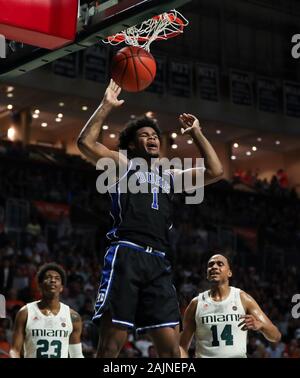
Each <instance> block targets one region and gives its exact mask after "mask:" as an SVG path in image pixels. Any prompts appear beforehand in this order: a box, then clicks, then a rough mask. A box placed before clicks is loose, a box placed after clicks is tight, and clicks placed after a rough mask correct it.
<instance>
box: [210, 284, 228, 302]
mask: <svg viewBox="0 0 300 378" xmlns="http://www.w3.org/2000/svg"><path fill="white" fill-rule="evenodd" d="M229 289H230V291H229V294H228V296H227V297H226V298H225V299H223V300H222V301H215V300H213V299H212V297H211V296H210V295H209V292H210V290H207V292H206V299H207V301H208V302H210V303H213V304H216V305H218V304H224V303H227V302H229V300H230V298H231V297H232V294H233V287H232V286H229Z"/></svg>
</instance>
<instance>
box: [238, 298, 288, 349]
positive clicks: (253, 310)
mask: <svg viewBox="0 0 300 378" xmlns="http://www.w3.org/2000/svg"><path fill="white" fill-rule="evenodd" d="M241 301H242V304H243V306H244V308H245V311H246V315H245V316H244V317H243V319H242V322H241V323H240V324H239V326H240V327H242V330H244V331H246V330H252V331H258V332H261V333H262V334H263V335H264V337H265V338H266V339H267V340H269V341H270V342H272V343H275V342H278V341H280V339H281V333H280V332H279V330H278V328H277V327H276V326H275V325H274V324H273V323H272V322H271V320H270V319H269V318H268V317H267V315H266V314H265V313H264V312H263V311H262V309H261V308H260V307H259V305H258V303H257V302H256V301H255V300H254V299H253V298H252V297H251V296H250V295H249V294H247V293H245V292H244V291H241Z"/></svg>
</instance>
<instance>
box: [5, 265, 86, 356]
mask: <svg viewBox="0 0 300 378" xmlns="http://www.w3.org/2000/svg"><path fill="white" fill-rule="evenodd" d="M37 279H38V283H39V286H40V290H41V293H42V298H41V300H40V301H36V302H31V303H28V304H27V305H25V306H24V307H22V308H21V309H20V310H19V312H18V313H17V316H16V319H15V324H14V332H13V341H12V347H11V350H10V352H9V354H10V356H11V357H12V358H21V357H22V356H24V358H68V356H70V357H71V358H83V354H82V347H81V343H80V336H81V329H82V323H81V318H80V316H79V314H78V313H77V312H76V311H74V310H72V309H71V308H70V307H69V306H67V305H65V304H63V303H61V302H60V293H61V292H62V291H63V286H64V285H65V283H66V273H65V271H64V270H63V268H62V267H60V266H59V265H57V264H55V263H48V264H45V265H43V266H42V267H41V268H40V270H39V272H38V273H37Z"/></svg>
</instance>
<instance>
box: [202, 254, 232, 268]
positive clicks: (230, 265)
mask: <svg viewBox="0 0 300 378" xmlns="http://www.w3.org/2000/svg"><path fill="white" fill-rule="evenodd" d="M216 255H219V256H223V257H225V259H226V260H227V263H228V266H229V269H230V270H232V262H231V260H230V258H229V257H228V256H226V255H223V254H222V253H213V254H212V255H211V256H210V257H209V259H208V260H207V263H206V265H207V264H208V262H209V260H210V259H211V258H212V257H213V256H216Z"/></svg>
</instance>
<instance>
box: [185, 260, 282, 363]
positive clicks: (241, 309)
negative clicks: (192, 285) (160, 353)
mask: <svg viewBox="0 0 300 378" xmlns="http://www.w3.org/2000/svg"><path fill="white" fill-rule="evenodd" d="M231 276H232V270H231V266H230V264H229V262H228V259H227V258H226V257H225V256H223V255H214V256H212V257H211V258H210V259H209V261H208V264H207V279H208V281H209V283H210V285H211V288H210V290H208V291H205V292H203V293H200V294H199V295H198V296H197V297H196V298H194V299H193V300H192V301H191V303H190V304H189V306H188V307H187V309H186V311H185V315H184V320H183V331H182V333H181V336H180V348H181V356H182V357H188V350H189V347H190V344H191V340H192V337H193V336H195V343H196V357H200V358H205V357H206V358H246V357H247V354H246V348H247V331H248V330H252V331H257V332H260V333H261V334H262V335H263V336H264V337H265V338H266V339H267V340H269V341H270V342H278V341H279V340H280V339H281V334H280V332H279V330H278V329H277V327H276V326H275V325H274V324H273V323H272V322H271V320H270V319H269V318H268V317H267V316H266V314H265V313H264V312H263V311H262V309H261V308H260V307H259V305H258V304H257V302H256V301H255V300H254V299H253V298H252V297H251V296H250V295H249V294H247V293H245V292H244V291H242V290H240V289H238V288H235V287H232V286H230V285H229V279H230V277H231Z"/></svg>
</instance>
